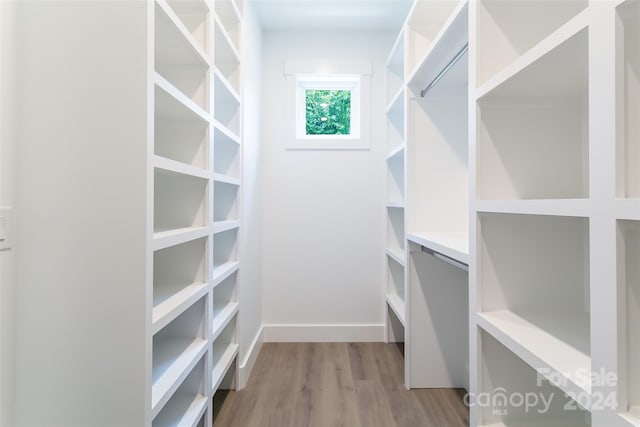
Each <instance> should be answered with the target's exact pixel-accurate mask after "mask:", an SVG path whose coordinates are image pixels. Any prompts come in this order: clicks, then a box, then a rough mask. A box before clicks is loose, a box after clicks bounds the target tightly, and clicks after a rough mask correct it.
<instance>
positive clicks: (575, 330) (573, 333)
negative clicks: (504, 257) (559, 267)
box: [478, 310, 591, 396]
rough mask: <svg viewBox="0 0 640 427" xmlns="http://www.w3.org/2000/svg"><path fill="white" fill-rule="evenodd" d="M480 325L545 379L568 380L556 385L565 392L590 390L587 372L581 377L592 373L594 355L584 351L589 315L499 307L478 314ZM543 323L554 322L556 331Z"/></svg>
mask: <svg viewBox="0 0 640 427" xmlns="http://www.w3.org/2000/svg"><path fill="white" fill-rule="evenodd" d="M478 324H479V325H480V326H481V327H482V328H483V329H484V330H485V331H487V332H488V333H489V334H491V335H492V336H493V337H494V338H496V339H497V340H498V341H500V342H501V343H502V345H504V346H505V347H507V348H508V349H509V350H511V351H512V352H513V353H514V354H516V355H517V356H518V357H520V358H521V359H522V360H524V361H525V362H527V363H528V364H529V365H530V366H531V367H533V368H534V369H537V370H539V371H540V370H542V371H540V373H541V374H542V375H544V376H545V377H546V378H563V379H565V380H566V381H564V383H563V384H556V386H557V387H558V388H560V389H561V390H562V391H564V392H565V393H571V394H573V395H574V396H577V395H580V394H583V393H585V392H586V393H587V394H590V393H591V384H590V381H589V378H588V375H587V378H586V379H585V378H584V375H583V376H581V373H586V372H591V358H590V357H589V355H588V354H585V353H584V352H583V350H582V349H584V348H586V349H589V348H590V337H589V333H588V328H585V325H588V324H589V315H588V314H586V313H585V314H584V315H582V316H575V315H571V314H568V313H562V312H553V311H541V312H532V313H527V314H522V313H518V314H517V313H514V312H512V311H508V310H500V311H494V312H485V313H479V314H478ZM540 324H544V325H554V329H555V332H556V334H551V333H549V332H548V331H547V330H545V329H542V328H540V327H539V326H538V325H540ZM563 338H566V339H563ZM569 340H570V341H571V343H569V342H568V341H569ZM576 347H578V348H576Z"/></svg>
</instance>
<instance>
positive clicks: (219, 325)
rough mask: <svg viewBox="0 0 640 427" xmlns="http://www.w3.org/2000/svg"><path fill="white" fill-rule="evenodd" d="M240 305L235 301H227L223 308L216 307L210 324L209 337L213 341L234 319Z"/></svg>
mask: <svg viewBox="0 0 640 427" xmlns="http://www.w3.org/2000/svg"><path fill="white" fill-rule="evenodd" d="M239 307H240V304H238V303H237V302H236V301H229V302H228V303H227V304H226V305H224V306H216V307H214V311H213V318H212V323H211V331H212V332H211V336H212V338H211V339H212V340H215V339H216V338H217V337H218V335H220V333H221V332H222V331H223V330H224V328H225V327H226V326H227V325H228V324H229V322H231V321H232V320H234V319H235V315H236V314H237V313H238V308H239Z"/></svg>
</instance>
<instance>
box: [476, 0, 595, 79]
mask: <svg viewBox="0 0 640 427" xmlns="http://www.w3.org/2000/svg"><path fill="white" fill-rule="evenodd" d="M587 3H588V2H587V0H566V1H537V0H525V1H518V2H509V1H502V0H483V1H481V2H478V11H477V16H478V17H477V19H478V24H477V25H478V27H477V34H476V35H475V36H476V37H477V40H478V67H477V81H478V83H479V84H480V85H482V84H483V83H485V82H486V81H487V80H489V79H491V78H492V77H493V76H495V75H496V74H497V73H499V72H501V71H503V70H504V69H505V68H507V67H508V66H509V65H511V64H512V63H513V62H514V61H517V60H518V59H519V58H521V57H522V56H523V55H525V54H526V53H527V52H529V51H530V50H531V49H532V48H534V47H536V46H537V47H540V46H539V44H541V45H545V44H549V43H554V42H557V41H558V40H562V38H563V36H564V34H565V33H564V30H565V28H564V27H565V26H566V25H565V24H567V23H568V22H570V21H572V19H573V18H574V17H575V16H576V15H578V14H580V12H581V11H583V10H584V9H585V8H586V7H587ZM543 41H544V42H545V43H541V42H543ZM544 48H545V46H543V50H544Z"/></svg>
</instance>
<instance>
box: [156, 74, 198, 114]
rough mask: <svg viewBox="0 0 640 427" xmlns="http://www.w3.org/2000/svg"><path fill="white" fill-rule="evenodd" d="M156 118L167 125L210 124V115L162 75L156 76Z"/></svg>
mask: <svg viewBox="0 0 640 427" xmlns="http://www.w3.org/2000/svg"><path fill="white" fill-rule="evenodd" d="M154 82H155V88H156V89H155V117H156V119H157V120H161V121H163V122H165V123H193V124H195V125H198V124H199V125H200V126H202V124H205V125H206V124H208V123H209V121H210V115H209V113H207V112H206V111H205V110H204V109H203V108H202V107H201V106H200V105H198V104H197V103H196V102H194V101H193V100H192V99H190V98H188V97H187V96H186V95H185V94H183V93H182V92H181V91H180V90H178V89H177V88H176V87H175V86H174V85H172V84H171V83H170V82H169V81H168V80H166V79H165V78H164V77H162V76H161V75H160V74H157V73H156V75H155V78H154Z"/></svg>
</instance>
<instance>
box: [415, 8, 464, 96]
mask: <svg viewBox="0 0 640 427" xmlns="http://www.w3.org/2000/svg"><path fill="white" fill-rule="evenodd" d="M468 19H469V5H468V2H467V1H460V2H458V4H457V5H456V7H455V9H454V10H453V11H452V13H451V15H450V16H449V17H448V18H447V21H446V22H445V23H444V26H443V28H442V29H441V30H440V31H439V33H438V34H437V36H436V37H435V39H434V41H433V44H432V46H431V47H430V48H429V49H428V50H427V51H426V52H425V54H424V56H423V57H422V58H420V59H419V60H418V62H417V64H416V67H415V69H414V70H413V72H412V74H411V75H410V76H409V79H408V83H407V84H408V86H409V87H411V89H412V90H413V93H414V94H416V96H419V95H420V92H421V90H422V89H424V88H425V87H426V86H427V85H428V84H430V83H431V82H433V81H434V80H435V79H436V78H437V77H438V75H439V73H441V72H442V71H443V70H445V68H446V67H447V65H448V64H449V63H450V62H451V61H452V60H453V59H454V58H455V57H456V55H457V54H458V53H459V52H460V51H461V50H462V49H463V48H464V47H465V46H466V45H467V42H468V39H469V31H468V28H467V27H468ZM467 57H468V55H465V60H464V61H463V62H465V63H467V64H468V60H467ZM461 62H462V61H461ZM454 67H456V68H461V69H463V70H464V71H463V72H456V71H457V70H456V69H454V68H452V69H450V70H449V71H447V72H446V74H445V75H444V76H445V77H446V78H447V79H446V80H445V79H444V78H443V79H442V81H440V82H438V83H437V86H434V88H433V90H435V88H436V87H441V86H448V89H447V90H446V91H442V93H448V94H449V96H451V93H454V94H458V93H461V92H463V93H466V91H467V88H468V84H467V82H468V71H467V70H466V68H467V67H466V66H465V65H464V64H460V65H459V66H454ZM457 75H461V76H462V78H461V79H455V78H453V79H452V77H453V76H457ZM447 81H448V82H447ZM451 89H454V90H453V91H452V90H451ZM431 96H433V95H431ZM436 96H437V95H436ZM465 96H466V95H465Z"/></svg>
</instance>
